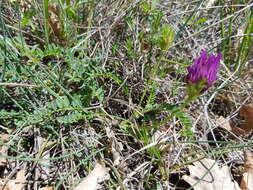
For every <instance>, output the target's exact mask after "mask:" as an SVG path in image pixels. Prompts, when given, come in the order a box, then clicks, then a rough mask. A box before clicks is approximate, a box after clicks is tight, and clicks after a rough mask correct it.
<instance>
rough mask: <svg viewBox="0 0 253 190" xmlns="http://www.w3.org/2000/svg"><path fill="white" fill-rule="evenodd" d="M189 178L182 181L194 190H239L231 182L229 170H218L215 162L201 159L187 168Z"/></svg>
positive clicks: (185, 176)
mask: <svg viewBox="0 0 253 190" xmlns="http://www.w3.org/2000/svg"><path fill="white" fill-rule="evenodd" d="M188 167H189V170H190V176H188V175H184V176H183V179H184V180H185V181H186V182H187V183H189V184H190V185H192V186H193V185H195V186H194V189H195V190H241V189H240V187H239V185H238V184H237V182H233V181H232V178H231V175H230V172H229V168H228V167H227V166H223V167H222V168H220V167H219V166H218V164H217V163H216V161H215V160H211V159H203V160H201V161H198V162H195V163H194V165H190V166H188Z"/></svg>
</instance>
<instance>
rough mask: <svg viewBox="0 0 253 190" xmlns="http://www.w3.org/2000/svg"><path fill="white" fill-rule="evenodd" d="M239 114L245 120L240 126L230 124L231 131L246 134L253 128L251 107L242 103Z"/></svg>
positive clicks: (252, 110) (252, 109) (252, 108)
mask: <svg viewBox="0 0 253 190" xmlns="http://www.w3.org/2000/svg"><path fill="white" fill-rule="evenodd" d="M239 114H240V116H241V117H243V118H244V119H245V122H244V123H243V124H242V125H241V126H240V127H236V126H232V132H234V133H235V134H237V135H247V134H249V133H250V132H251V131H252V130H253V107H251V106H248V105H243V106H242V107H241V109H240V110H239Z"/></svg>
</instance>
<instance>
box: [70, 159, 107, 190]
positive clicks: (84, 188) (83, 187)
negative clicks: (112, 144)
mask: <svg viewBox="0 0 253 190" xmlns="http://www.w3.org/2000/svg"><path fill="white" fill-rule="evenodd" d="M109 177H110V175H109V169H108V168H106V167H104V166H103V165H101V164H100V163H98V162H97V163H96V165H95V168H94V169H93V170H92V171H91V173H90V174H89V175H88V176H87V177H85V178H84V179H83V180H82V182H81V183H80V184H79V185H78V186H77V187H76V188H75V189H74V190H97V189H99V188H100V183H101V182H103V181H105V180H107V179H109Z"/></svg>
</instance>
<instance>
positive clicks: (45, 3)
mask: <svg viewBox="0 0 253 190" xmlns="http://www.w3.org/2000/svg"><path fill="white" fill-rule="evenodd" d="M48 6H49V1H48V0H43V13H44V31H45V37H46V42H47V44H49V22H48V19H49V12H48Z"/></svg>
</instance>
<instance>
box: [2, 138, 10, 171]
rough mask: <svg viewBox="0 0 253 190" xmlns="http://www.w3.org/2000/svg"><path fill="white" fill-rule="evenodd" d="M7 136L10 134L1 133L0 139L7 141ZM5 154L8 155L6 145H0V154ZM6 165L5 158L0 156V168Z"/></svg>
mask: <svg viewBox="0 0 253 190" xmlns="http://www.w3.org/2000/svg"><path fill="white" fill-rule="evenodd" d="M9 136H10V134H3V135H1V138H0V140H1V141H2V142H3V143H7V142H8V140H9ZM7 155H8V147H7V146H4V145H2V146H0V156H7ZM6 165H7V159H6V158H3V157H1V158H0V168H4V167H5V166H6Z"/></svg>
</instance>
